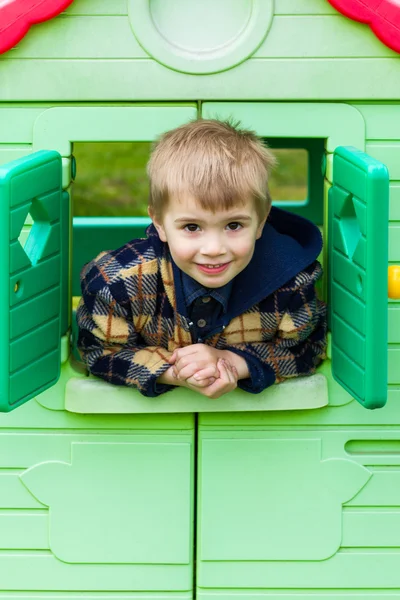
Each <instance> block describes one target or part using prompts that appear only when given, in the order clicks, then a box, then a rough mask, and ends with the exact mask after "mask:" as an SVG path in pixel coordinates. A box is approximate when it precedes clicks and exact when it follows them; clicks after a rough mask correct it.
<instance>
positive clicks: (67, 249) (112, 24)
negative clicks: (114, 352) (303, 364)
mask: <svg viewBox="0 0 400 600" xmlns="http://www.w3.org/2000/svg"><path fill="white" fill-rule="evenodd" d="M30 25H32V27H30ZM198 116H202V117H205V118H212V117H217V118H221V119H223V118H228V117H233V118H234V119H237V120H240V121H241V122H242V124H243V125H244V126H245V127H248V128H251V129H253V130H255V131H256V132H257V134H258V135H259V136H261V137H262V138H265V139H266V140H268V142H269V143H270V145H271V146H272V147H275V148H302V149H304V150H306V152H307V153H308V175H307V176H308V194H307V198H306V200H305V201H304V202H302V203H295V202H293V203H291V202H289V203H286V204H285V206H286V207H287V208H288V210H293V211H297V212H298V213H299V214H302V215H304V216H305V217H307V218H309V219H311V220H313V221H314V222H315V223H316V224H317V225H319V226H320V227H321V230H322V232H323V236H324V253H323V256H321V261H322V262H323V265H324V280H323V285H322V288H321V294H322V295H323V297H324V299H325V300H326V301H327V302H328V307H329V322H330V344H329V352H328V358H327V360H325V361H324V363H323V364H322V365H321V366H320V367H319V368H318V371H317V373H316V374H315V375H312V376H310V377H307V378H300V379H291V380H287V381H285V382H284V383H281V384H279V385H275V386H272V387H271V388H269V389H267V390H265V391H264V392H263V393H261V394H259V395H251V394H247V393H246V392H244V391H242V390H235V391H234V392H232V393H231V394H230V395H229V396H225V397H222V398H220V399H218V400H211V401H210V400H208V399H206V398H205V397H203V396H201V395H200V394H196V393H194V392H189V391H188V390H185V389H183V388H177V389H176V390H173V391H172V392H169V393H168V394H164V395H163V396H160V397H158V398H145V397H144V396H141V395H140V394H139V393H138V392H137V391H136V390H134V389H129V388H122V387H116V386H112V385H110V384H108V383H106V382H104V381H102V380H100V379H97V378H95V377H93V376H88V375H87V373H86V371H85V368H84V366H83V365H82V363H80V362H79V360H78V359H77V354H76V349H75V348H74V344H75V333H74V332H75V329H76V327H75V324H74V313H73V302H72V298H73V297H76V296H79V293H80V292H79V270H80V268H81V267H82V266H83V264H84V263H85V262H87V261H88V260H89V259H90V258H92V257H94V256H95V255H96V254H97V253H98V252H99V251H100V250H104V249H108V248H113V247H114V248H115V247H117V246H119V245H122V244H123V243H125V242H127V241H128V240H129V239H132V238H135V237H141V236H143V235H144V231H145V228H146V226H147V225H148V222H149V221H148V219H146V218H144V217H138V216H135V215H132V216H131V217H129V218H122V217H115V218H101V217H96V218H89V217H74V218H73V217H72V208H71V206H72V196H73V185H72V183H73V180H74V179H75V172H76V168H77V169H78V173H79V164H78V165H76V161H75V158H74V154H73V150H74V143H77V142H82V141H83V142H97V141H101V142H118V141H133V142H141V141H145V142H149V141H152V140H154V139H156V138H157V137H158V136H159V135H160V134H161V133H162V132H164V131H166V130H168V129H171V128H173V127H175V126H178V125H180V124H183V123H185V122H187V121H189V120H191V119H194V118H196V117H198ZM105 168H106V164H105ZM0 245H1V255H0V260H1V271H0V311H1V314H2V315H3V316H2V319H1V321H2V322H1V327H0V410H1V415H0V600H38V599H40V600H62V599H67V598H68V600H167V599H170V600H183V599H185V600H190V599H192V598H195V597H197V598H200V599H202V600H218V599H226V600H228V599H229V600H297V599H299V600H300V599H305V598H310V599H318V600H345V599H347V600H350V599H356V598H360V599H361V598H363V599H368V600H385V599H386V598H391V599H395V598H396V599H399V600H400V267H398V266H397V264H400V5H399V2H398V0H380V1H379V2H378V1H377V0H370V1H368V0H347V1H346V2H344V1H343V0H332V1H331V3H330V2H328V0H202V1H200V2H195V1H194V0H164V1H162V0H74V1H72V0H62V1H60V0H51V1H50V0H3V1H0ZM388 267H389V270H388ZM388 283H389V286H388ZM388 289H389V293H388Z"/></svg>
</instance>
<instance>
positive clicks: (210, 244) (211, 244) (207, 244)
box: [200, 236, 226, 256]
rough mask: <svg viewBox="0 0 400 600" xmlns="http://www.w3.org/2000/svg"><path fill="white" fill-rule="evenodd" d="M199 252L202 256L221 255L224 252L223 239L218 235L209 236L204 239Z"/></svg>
mask: <svg viewBox="0 0 400 600" xmlns="http://www.w3.org/2000/svg"><path fill="white" fill-rule="evenodd" d="M200 252H201V254H203V255H204V256H222V255H223V254H226V249H225V246H224V243H223V241H222V240H221V239H220V238H219V237H218V236H210V237H209V238H208V239H207V240H204V243H203V246H202V248H201V250H200Z"/></svg>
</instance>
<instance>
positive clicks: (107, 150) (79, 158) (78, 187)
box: [73, 142, 151, 217]
mask: <svg viewBox="0 0 400 600" xmlns="http://www.w3.org/2000/svg"><path fill="white" fill-rule="evenodd" d="M150 149H151V143H150V142H79V143H74V150H73V152H74V156H75V159H76V163H77V178H76V181H75V182H74V186H73V214H74V216H75V217H132V216H145V217H147V203H148V196H149V185H148V181H147V175H146V164H147V161H148V159H149V156H150Z"/></svg>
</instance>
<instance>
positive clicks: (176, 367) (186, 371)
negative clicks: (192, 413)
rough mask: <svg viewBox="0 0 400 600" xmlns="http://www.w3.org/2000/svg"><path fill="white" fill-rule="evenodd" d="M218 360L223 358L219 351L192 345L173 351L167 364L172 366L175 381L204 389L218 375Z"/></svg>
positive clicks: (200, 345) (201, 345)
mask: <svg viewBox="0 0 400 600" xmlns="http://www.w3.org/2000/svg"><path fill="white" fill-rule="evenodd" d="M220 358H223V352H222V351H221V350H216V348H213V347H212V346H207V345H206V344H192V345H191V346H186V347H185V348H179V349H178V350H175V352H174V353H173V354H172V356H171V358H170V359H169V362H170V363H171V364H173V373H174V375H175V377H176V378H177V379H179V380H180V381H187V382H188V383H190V384H191V385H194V386H197V387H206V386H208V385H210V384H212V383H214V381H215V380H216V379H217V378H218V377H219V375H220V374H219V370H218V367H217V363H218V359H220Z"/></svg>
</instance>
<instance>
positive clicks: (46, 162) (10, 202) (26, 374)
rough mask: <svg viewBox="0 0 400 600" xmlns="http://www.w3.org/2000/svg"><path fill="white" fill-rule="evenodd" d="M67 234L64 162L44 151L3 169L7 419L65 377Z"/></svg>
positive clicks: (1, 388) (0, 225)
mask: <svg viewBox="0 0 400 600" xmlns="http://www.w3.org/2000/svg"><path fill="white" fill-rule="evenodd" d="M63 212H64V213H65V211H63ZM62 229H63V223H62V189H61V157H60V155H59V154H58V153H57V152H50V151H40V152H36V153H34V154H31V155H30V156H28V157H24V158H21V159H19V160H15V161H13V162H11V163H8V164H6V165H2V166H1V167H0V244H1V258H2V261H3V265H2V268H1V270H0V314H1V322H2V326H1V329H0V411H1V412H8V411H10V410H12V409H14V408H16V407H17V406H19V405H21V404H23V403H24V402H26V401H27V400H29V399H30V398H32V397H33V396H35V395H37V394H39V393H40V392H42V391H44V390H45V389H47V388H48V387H50V386H51V385H53V384H54V383H56V381H57V379H58V377H59V373H60V330H61V280H62V274H61V272H62V268H61V267H62V260H61V259H62V257H61V254H62V253H61V232H62Z"/></svg>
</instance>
